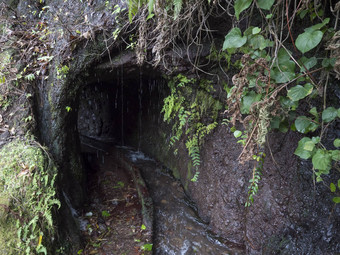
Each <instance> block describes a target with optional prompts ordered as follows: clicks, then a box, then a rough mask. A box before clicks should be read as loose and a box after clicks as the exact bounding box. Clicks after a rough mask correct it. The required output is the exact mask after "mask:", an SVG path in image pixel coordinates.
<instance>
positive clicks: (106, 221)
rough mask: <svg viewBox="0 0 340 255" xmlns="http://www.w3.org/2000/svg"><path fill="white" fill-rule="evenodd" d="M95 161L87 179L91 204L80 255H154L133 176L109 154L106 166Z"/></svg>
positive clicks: (88, 207) (84, 227) (86, 208)
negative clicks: (83, 245)
mask: <svg viewBox="0 0 340 255" xmlns="http://www.w3.org/2000/svg"><path fill="white" fill-rule="evenodd" d="M94 158H95V159H93V157H92V162H91V164H90V165H91V170H92V171H91V173H90V174H89V177H88V180H89V182H88V187H89V188H88V192H89V194H88V195H89V204H88V205H87V206H86V207H85V208H84V212H83V215H82V217H81V218H82V219H83V224H81V225H82V230H83V231H82V233H83V237H84V239H85V240H86V246H85V247H84V249H83V250H81V251H79V254H84V255H89V254H102V255H104V254H105V255H118V254H119V255H124V254H126V255H142V254H145V255H147V254H151V253H152V251H151V249H152V244H151V243H152V238H151V233H149V232H148V231H147V230H146V228H145V226H144V225H143V220H142V214H141V204H140V202H139V198H138V193H137V190H136V188H135V185H134V183H133V180H132V177H131V176H130V174H129V172H128V171H127V170H126V169H123V168H122V167H121V166H119V165H118V164H117V162H116V161H115V159H114V157H112V156H110V155H106V156H105V163H104V162H99V160H98V159H97V157H94ZM103 161H104V160H103Z"/></svg>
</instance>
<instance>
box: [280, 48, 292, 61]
mask: <svg viewBox="0 0 340 255" xmlns="http://www.w3.org/2000/svg"><path fill="white" fill-rule="evenodd" d="M288 52H289V54H291V52H290V51H288ZM288 52H287V51H286V50H285V49H284V48H281V49H280V50H279V53H278V54H277V59H278V61H279V64H282V63H285V62H287V61H288V60H290V55H289V54H288Z"/></svg>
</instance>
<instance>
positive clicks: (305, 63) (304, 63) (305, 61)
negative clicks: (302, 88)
mask: <svg viewBox="0 0 340 255" xmlns="http://www.w3.org/2000/svg"><path fill="white" fill-rule="evenodd" d="M317 63H318V60H317V59H316V57H311V58H306V57H305V56H303V57H302V58H301V59H300V64H301V72H305V71H306V69H305V67H306V68H307V70H309V69H311V68H313V67H314V66H315V65H316V64H317Z"/></svg>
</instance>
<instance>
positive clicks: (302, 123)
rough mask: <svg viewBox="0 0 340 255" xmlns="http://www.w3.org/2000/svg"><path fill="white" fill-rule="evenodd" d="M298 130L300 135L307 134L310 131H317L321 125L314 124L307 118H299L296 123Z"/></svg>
mask: <svg viewBox="0 0 340 255" xmlns="http://www.w3.org/2000/svg"><path fill="white" fill-rule="evenodd" d="M294 124H295V127H296V130H297V131H299V132H300V133H303V134H306V133H308V132H310V131H312V132H313V131H315V130H316V129H317V128H318V127H319V125H318V124H316V123H315V122H313V121H312V120H311V119H309V118H307V117H306V116H299V117H297V118H296V120H295V122H294Z"/></svg>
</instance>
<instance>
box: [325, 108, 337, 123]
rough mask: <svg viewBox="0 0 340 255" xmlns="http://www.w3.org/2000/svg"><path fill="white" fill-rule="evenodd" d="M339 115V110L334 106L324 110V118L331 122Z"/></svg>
mask: <svg viewBox="0 0 340 255" xmlns="http://www.w3.org/2000/svg"><path fill="white" fill-rule="evenodd" d="M337 116H338V110H337V109H335V108H334V107H327V108H326V109H325V110H324V111H323V112H322V120H323V121H325V122H331V121H332V120H334V119H335V118H336V117H337Z"/></svg>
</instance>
